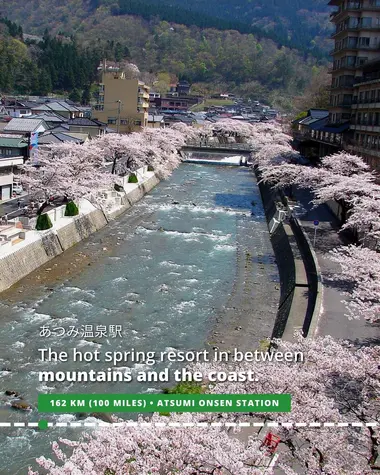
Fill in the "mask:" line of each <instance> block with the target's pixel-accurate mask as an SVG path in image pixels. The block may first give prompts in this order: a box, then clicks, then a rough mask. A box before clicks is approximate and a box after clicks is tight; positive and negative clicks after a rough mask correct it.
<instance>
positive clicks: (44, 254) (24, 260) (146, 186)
mask: <svg viewBox="0 0 380 475" xmlns="http://www.w3.org/2000/svg"><path fill="white" fill-rule="evenodd" d="M150 175H151V176H149V177H148V178H147V179H146V180H145V181H144V182H143V183H141V184H139V185H131V184H129V185H126V187H125V188H126V190H125V191H126V192H125V194H123V195H121V205H120V206H118V207H117V208H116V209H111V211H110V212H104V211H102V210H100V209H91V210H88V211H85V212H84V213H83V214H80V215H79V216H76V217H74V218H64V219H62V220H60V221H57V225H56V226H54V227H53V228H52V229H49V230H47V231H30V232H28V233H26V234H27V239H26V240H25V241H24V242H22V243H19V244H17V245H16V246H15V247H14V249H13V248H11V249H10V250H9V251H7V252H6V253H5V254H4V255H0V292H2V291H3V290H6V289H7V288H9V287H11V286H12V285H13V284H15V283H16V282H18V281H19V280H21V279H22V278H23V277H25V276H27V275H28V274H30V273H31V272H33V271H34V270H36V269H38V267H40V266H42V265H44V264H46V263H47V262H48V261H49V260H51V259H53V258H54V257H56V256H58V255H59V254H62V253H63V252H64V251H65V250H67V249H69V248H70V247H72V246H74V245H75V244H78V243H79V242H81V241H83V240H84V239H86V238H88V237H89V236H90V235H91V234H93V233H95V232H96V231H98V230H99V229H101V228H103V227H104V226H106V225H107V223H108V221H109V220H111V219H115V218H116V217H117V216H120V215H121V214H122V213H124V212H125V211H126V210H127V209H129V208H130V207H131V206H132V205H133V204H134V203H136V202H137V201H139V200H140V199H141V198H142V197H143V196H144V195H145V194H146V193H148V192H149V191H150V190H151V189H152V188H154V187H155V186H156V185H157V184H158V183H159V179H158V178H157V177H156V176H155V175H154V174H153V173H151V174H150Z"/></svg>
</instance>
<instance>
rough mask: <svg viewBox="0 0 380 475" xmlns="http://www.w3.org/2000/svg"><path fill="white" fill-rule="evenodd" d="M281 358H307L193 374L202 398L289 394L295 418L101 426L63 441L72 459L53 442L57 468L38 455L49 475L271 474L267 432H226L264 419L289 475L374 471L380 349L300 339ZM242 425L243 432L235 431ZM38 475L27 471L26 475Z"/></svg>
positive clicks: (236, 416) (224, 416)
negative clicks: (228, 378) (219, 375)
mask: <svg viewBox="0 0 380 475" xmlns="http://www.w3.org/2000/svg"><path fill="white" fill-rule="evenodd" d="M277 350H281V351H282V352H285V351H289V352H292V354H293V355H294V354H298V355H300V354H302V355H303V357H302V359H301V361H299V362H297V363H295V362H286V361H284V360H282V361H279V360H276V359H272V362H268V361H262V360H261V359H260V360H259V361H257V362H255V363H248V362H246V361H243V362H232V361H231V362H229V363H219V362H218V363H200V364H196V365H193V366H192V369H193V370H194V371H201V372H202V374H203V375H204V377H205V381H204V384H205V386H206V388H207V389H206V392H208V393H211V394H257V393H259V394H260V393H262V394H280V393H290V394H291V395H292V410H291V412H290V413H280V414H276V413H262V414H253V413H250V412H248V411H247V413H232V414H231V413H202V414H171V415H170V416H169V417H162V416H159V415H158V414H155V415H154V416H153V418H152V419H150V420H149V422H151V423H153V425H152V426H148V427H144V425H139V426H136V427H129V426H126V425H121V426H120V427H112V428H109V429H107V428H106V429H104V428H102V429H101V430H99V431H95V432H94V433H93V434H91V435H89V436H86V437H85V438H84V439H82V441H80V442H70V441H66V440H63V441H61V447H62V446H64V445H65V444H66V445H69V446H71V447H72V448H73V453H72V455H71V456H66V455H65V452H64V451H62V448H61V447H60V445H59V444H57V443H53V451H54V453H55V457H56V459H57V460H56V461H53V460H48V459H45V458H44V457H41V458H40V459H38V460H37V461H38V463H39V464H40V465H41V466H42V467H43V468H44V470H47V471H48V473H50V474H52V475H55V474H61V473H72V474H75V473H78V474H79V473H86V474H87V473H88V474H100V473H101V474H104V473H112V474H128V473H129V474H148V473H162V474H174V473H176V474H177V473H178V474H195V473H196V474H201V473H204V474H214V475H216V474H219V475H222V474H226V473H229V474H234V475H256V474H263V473H273V472H271V470H269V469H265V468H264V466H263V452H262V451H261V450H260V446H261V443H262V441H263V437H264V434H263V433H262V431H256V430H251V431H250V434H249V437H248V439H245V440H246V441H244V439H242V438H236V437H235V436H234V434H233V433H231V432H229V431H228V430H227V429H226V426H225V425H224V422H236V423H238V422H243V423H244V422H249V423H251V422H253V421H260V420H261V421H263V422H270V423H271V425H272V427H273V429H271V430H272V431H274V432H275V433H276V434H277V435H278V436H279V437H280V438H281V444H280V446H281V447H282V448H281V450H280V452H279V459H278V466H279V467H281V468H282V469H283V471H284V473H287V474H295V473H305V474H308V475H309V474H310V475H322V474H323V475H326V474H331V475H340V474H342V473H344V474H345V475H359V474H363V475H366V474H370V473H373V471H374V470H378V469H379V465H378V457H379V440H380V433H379V427H378V424H376V421H378V420H379V415H380V399H379V395H380V378H379V371H378V361H379V356H380V347H371V348H368V347H363V348H353V347H352V346H350V345H349V344H348V343H341V342H337V341H334V340H333V339H332V338H331V337H325V338H317V339H313V340H312V339H303V338H301V337H300V336H298V337H297V340H296V342H295V343H290V342H283V341H276V342H275V346H274V347H273V351H277ZM266 354H267V355H269V354H270V353H266ZM211 371H213V372H215V371H216V372H225V373H227V374H236V373H238V374H239V373H240V374H248V372H251V373H252V374H253V376H254V378H252V382H250V381H245V382H241V383H237V382H224V383H213V384H210V383H209V380H208V378H207V375H208V374H209V373H210V372H211ZM140 422H143V420H142V419H140ZM199 422H202V423H207V424H209V425H208V426H207V427H204V428H200V427H197V426H196V424H197V423H199ZM156 423H158V425H156ZM170 423H177V425H179V427H171V426H170V425H169V424H170ZM183 424H185V425H187V427H182V425H183ZM211 424H213V425H211ZM325 424H327V426H325ZM329 424H330V425H331V424H333V425H334V427H328V425H329ZM352 424H354V425H352ZM355 424H356V426H358V427H355ZM194 425H195V426H194ZM236 426H237V427H236V430H239V429H238V426H239V424H236ZM300 469H301V470H302V471H301V472H300V471H299V470H300ZM264 470H267V471H265V472H264ZM37 473H38V472H34V471H33V470H32V469H30V471H29V474H30V475H32V474H37ZM44 473H45V472H44Z"/></svg>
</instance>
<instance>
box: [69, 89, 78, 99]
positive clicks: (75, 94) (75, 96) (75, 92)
mask: <svg viewBox="0 0 380 475" xmlns="http://www.w3.org/2000/svg"><path fill="white" fill-rule="evenodd" d="M69 99H70V100H71V101H73V102H80V101H81V94H80V92H79V91H78V89H74V90H73V91H71V92H70V94H69Z"/></svg>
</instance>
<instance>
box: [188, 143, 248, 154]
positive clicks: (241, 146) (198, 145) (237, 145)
mask: <svg viewBox="0 0 380 475" xmlns="http://www.w3.org/2000/svg"><path fill="white" fill-rule="evenodd" d="M183 148H198V149H199V148H204V149H226V150H244V151H247V152H250V151H252V150H253V149H252V146H251V145H249V144H247V143H215V142H206V143H205V142H196V141H193V142H186V144H185V145H184V147H183Z"/></svg>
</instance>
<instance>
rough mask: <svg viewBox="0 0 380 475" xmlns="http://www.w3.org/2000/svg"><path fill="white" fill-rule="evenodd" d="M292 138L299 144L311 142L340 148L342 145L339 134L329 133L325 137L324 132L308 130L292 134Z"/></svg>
mask: <svg viewBox="0 0 380 475" xmlns="http://www.w3.org/2000/svg"><path fill="white" fill-rule="evenodd" d="M317 134H318V135H317ZM293 137H294V139H295V140H298V141H299V142H308V141H312V142H318V143H324V144H328V145H333V146H335V147H340V146H341V145H342V135H341V134H333V133H329V134H328V135H326V133H324V132H317V131H314V130H313V131H311V130H309V131H303V132H301V131H297V132H293Z"/></svg>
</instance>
